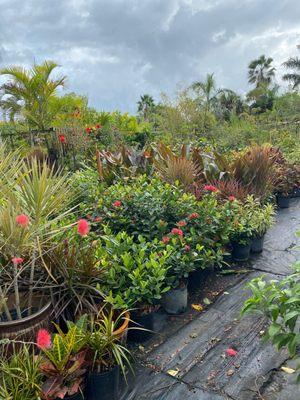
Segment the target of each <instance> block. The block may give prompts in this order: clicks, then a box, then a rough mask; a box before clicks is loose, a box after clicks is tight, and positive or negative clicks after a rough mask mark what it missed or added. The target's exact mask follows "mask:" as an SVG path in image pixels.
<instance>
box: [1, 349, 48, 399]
mask: <svg viewBox="0 0 300 400" xmlns="http://www.w3.org/2000/svg"><path fill="white" fill-rule="evenodd" d="M40 363H41V358H40V357H39V356H36V355H35V354H34V352H33V351H32V350H31V349H29V347H28V346H27V345H25V344H24V345H22V346H21V348H20V347H18V348H16V347H14V350H13V354H12V356H11V357H10V358H9V359H8V358H7V357H5V355H2V357H1V359H0V371H1V374H0V399H1V400H21V399H22V400H40V399H41V385H42V382H43V376H42V373H41V371H40Z"/></svg>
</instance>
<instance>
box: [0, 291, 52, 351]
mask: <svg viewBox="0 0 300 400" xmlns="http://www.w3.org/2000/svg"><path fill="white" fill-rule="evenodd" d="M13 297H14V296H10V297H9V301H8V304H13V300H12V299H13ZM39 307H41V308H39ZM9 308H10V310H12V309H13V308H12V306H11V307H9ZM33 308H34V309H38V311H35V312H33V313H32V314H31V315H27V316H25V317H24V318H21V319H15V320H13V321H4V322H0V339H12V340H21V341H27V342H35V341H36V335H37V332H38V330H39V329H41V328H44V329H47V330H49V329H50V327H51V313H52V310H53V308H52V303H51V302H50V301H47V302H46V304H45V302H44V305H43V306H41V296H35V297H34V298H33ZM10 348H11V346H8V352H10Z"/></svg>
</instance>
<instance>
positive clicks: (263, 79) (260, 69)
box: [248, 55, 275, 87]
mask: <svg viewBox="0 0 300 400" xmlns="http://www.w3.org/2000/svg"><path fill="white" fill-rule="evenodd" d="M272 62H273V58H271V57H268V58H266V56H265V55H262V56H260V57H259V58H257V59H256V60H253V61H251V62H250V64H249V66H248V69H249V71H248V82H249V83H254V84H255V85H256V87H258V86H259V85H260V84H262V83H264V84H268V85H269V84H270V83H271V82H272V79H273V78H274V75H275V68H274V67H272Z"/></svg>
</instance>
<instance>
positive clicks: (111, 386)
mask: <svg viewBox="0 0 300 400" xmlns="http://www.w3.org/2000/svg"><path fill="white" fill-rule="evenodd" d="M119 382H120V368H119V367H118V366H116V367H114V368H113V369H111V370H110V371H107V372H102V373H98V372H90V373H88V375H87V378H86V392H85V399H86V400H117V399H118V393H119ZM76 400H77V399H76Z"/></svg>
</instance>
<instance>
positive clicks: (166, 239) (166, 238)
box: [161, 236, 170, 244]
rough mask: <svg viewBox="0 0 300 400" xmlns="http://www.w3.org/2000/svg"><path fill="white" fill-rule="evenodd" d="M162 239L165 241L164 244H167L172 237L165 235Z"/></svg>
mask: <svg viewBox="0 0 300 400" xmlns="http://www.w3.org/2000/svg"><path fill="white" fill-rule="evenodd" d="M161 240H162V242H163V243H164V244H167V243H169V241H170V238H169V236H164V237H163V238H162V239H161Z"/></svg>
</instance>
